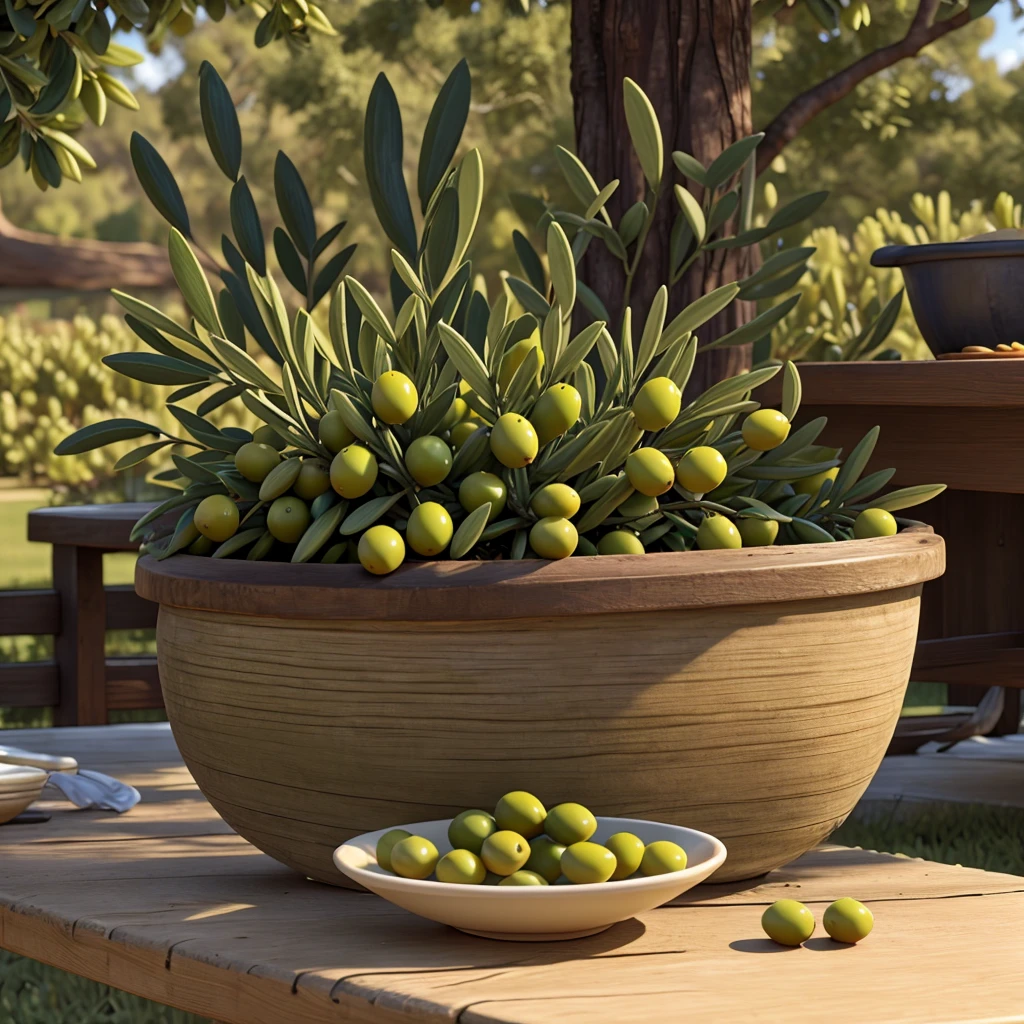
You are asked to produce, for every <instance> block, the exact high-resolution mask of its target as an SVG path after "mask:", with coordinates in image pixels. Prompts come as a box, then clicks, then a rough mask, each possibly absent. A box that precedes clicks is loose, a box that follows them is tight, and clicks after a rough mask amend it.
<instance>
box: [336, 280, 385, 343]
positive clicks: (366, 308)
mask: <svg viewBox="0 0 1024 1024" xmlns="http://www.w3.org/2000/svg"><path fill="white" fill-rule="evenodd" d="M345 286H346V287H347V288H348V291H349V294H350V295H351V296H352V297H353V298H354V299H355V301H356V305H357V306H358V307H359V312H360V313H362V314H363V317H364V318H365V320H366V322H367V323H368V324H369V325H370V326H371V327H372V328H373V329H374V330H375V331H376V332H377V334H378V335H380V337H382V338H383V339H384V340H385V341H387V342H389V343H390V344H392V345H394V344H395V341H396V338H395V332H394V330H393V329H392V327H391V324H390V323H388V318H387V317H386V316H385V315H384V312H383V310H382V309H381V308H380V306H378V305H377V300H376V299H375V298H374V297H373V296H372V295H371V294H370V293H369V292H368V291H367V290H366V289H365V288H364V287H363V286H362V285H361V284H360V283H359V282H358V281H357V280H356V279H355V278H354V277H346V278H345Z"/></svg>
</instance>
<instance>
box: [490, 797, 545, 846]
mask: <svg viewBox="0 0 1024 1024" xmlns="http://www.w3.org/2000/svg"><path fill="white" fill-rule="evenodd" d="M547 813H548V812H547V811H546V810H545V809H544V805H543V804H542V803H541V802H540V801H539V800H538V799H537V798H536V797H535V796H534V795H533V794H532V793H527V792H525V791H524V790H521V789H517V790H513V791H512V792H511V793H506V794H505V795H504V796H503V797H502V798H501V799H500V800H499V801H498V805H497V806H496V807H495V808H494V820H495V821H496V822H497V823H498V828H501V829H510V830H511V831H513V832H518V833H519V834H520V835H521V836H525V837H526V838H527V839H532V838H533V837H534V836H539V835H540V834H541V832H542V831H543V830H544V819H545V818H546V817H547Z"/></svg>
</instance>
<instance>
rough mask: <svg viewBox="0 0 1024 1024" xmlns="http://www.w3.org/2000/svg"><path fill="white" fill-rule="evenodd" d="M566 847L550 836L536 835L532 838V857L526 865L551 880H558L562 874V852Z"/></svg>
mask: <svg viewBox="0 0 1024 1024" xmlns="http://www.w3.org/2000/svg"><path fill="white" fill-rule="evenodd" d="M563 853H565V847H564V846H563V845H562V844H561V843H556V842H555V841H554V839H552V838H551V837H550V836H546V835H540V836H535V837H534V838H533V839H531V840H530V859H529V860H528V861H527V862H526V867H527V869H528V870H530V871H535V872H536V873H537V874H538V875H542V876H543V877H544V878H546V879H547V880H548V881H549V882H557V881H558V878H559V876H560V875H561V874H562V854H563Z"/></svg>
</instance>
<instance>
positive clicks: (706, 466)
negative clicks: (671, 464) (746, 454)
mask: <svg viewBox="0 0 1024 1024" xmlns="http://www.w3.org/2000/svg"><path fill="white" fill-rule="evenodd" d="M728 474H729V466H728V464H727V463H726V461H725V459H724V458H723V456H722V453H721V452H720V451H719V450H718V449H717V448H709V447H708V446H707V445H702V446H701V447H699V448H691V449H690V450H689V451H688V452H687V453H686V454H685V455H684V456H683V457H682V458H681V459H680V460H679V462H678V463H677V464H676V480H677V481H678V483H679V486H680V487H682V488H684V489H685V490H687V491H689V492H690V493H691V494H707V492H708V491H713V490H714V489H715V488H716V487H718V485H719V484H721V482H722V481H723V480H724V479H725V478H726V476H728Z"/></svg>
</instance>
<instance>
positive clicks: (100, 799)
mask: <svg viewBox="0 0 1024 1024" xmlns="http://www.w3.org/2000/svg"><path fill="white" fill-rule="evenodd" d="M47 790H57V791H58V792H60V793H61V794H62V795H63V796H64V797H65V798H66V799H68V800H70V801H71V802H72V803H73V804H75V805H76V806H77V807H96V808H98V809H99V810H101V811H117V813H118V814H123V813H124V812H125V811H128V810H131V808H133V807H134V806H135V805H136V804H137V803H138V802H139V800H140V799H141V798H140V796H139V791H138V790H137V789H136V788H135V787H134V786H129V785H126V784H125V783H123V782H118V780H117V779H112V778H111V777H110V776H109V775H103V774H101V773H100V772H93V771H89V769H87V768H79V769H78V774H77V775H65V774H63V773H61V772H54V773H53V774H51V775H50V777H49V778H48V779H47V780H46V786H45V787H44V789H43V797H44V799H45V798H46V796H47V795H50V794H47V792H46V791H47Z"/></svg>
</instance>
